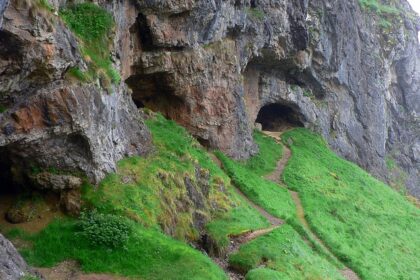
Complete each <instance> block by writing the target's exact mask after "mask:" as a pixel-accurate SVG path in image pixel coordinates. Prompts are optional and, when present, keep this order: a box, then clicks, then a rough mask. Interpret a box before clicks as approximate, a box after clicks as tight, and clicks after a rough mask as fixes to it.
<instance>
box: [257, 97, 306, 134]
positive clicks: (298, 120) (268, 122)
mask: <svg viewBox="0 0 420 280" xmlns="http://www.w3.org/2000/svg"><path fill="white" fill-rule="evenodd" d="M302 119H303V117H302V115H301V114H300V113H298V111H297V109H295V108H293V107H292V106H288V105H284V104H278V103H274V104H268V105H265V106H263V107H262V108H261V109H260V111H259V112H258V116H257V120H256V121H255V122H256V123H260V124H261V126H262V129H263V130H266V131H283V130H286V129H288V128H290V127H303V122H302Z"/></svg>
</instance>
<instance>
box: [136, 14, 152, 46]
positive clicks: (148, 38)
mask: <svg viewBox="0 0 420 280" xmlns="http://www.w3.org/2000/svg"><path fill="white" fill-rule="evenodd" d="M137 24H138V30H139V35H140V44H141V46H142V49H143V50H144V51H152V50H153V49H154V44H153V35H152V31H151V30H150V27H149V24H148V22H147V18H146V16H145V15H144V14H142V13H140V14H139V15H138V17H137Z"/></svg>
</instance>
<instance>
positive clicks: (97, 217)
mask: <svg viewBox="0 0 420 280" xmlns="http://www.w3.org/2000/svg"><path fill="white" fill-rule="evenodd" d="M79 226H80V235H82V236H84V237H86V238H87V239H88V240H89V242H90V243H91V245H93V246H104V247H107V248H118V247H121V246H124V244H125V243H126V242H127V240H128V238H129V236H130V232H131V226H130V224H129V222H128V221H127V220H126V218H123V217H119V216H115V215H112V214H102V213H98V212H96V211H92V212H88V213H87V212H84V213H82V214H81V218H80V222H79Z"/></svg>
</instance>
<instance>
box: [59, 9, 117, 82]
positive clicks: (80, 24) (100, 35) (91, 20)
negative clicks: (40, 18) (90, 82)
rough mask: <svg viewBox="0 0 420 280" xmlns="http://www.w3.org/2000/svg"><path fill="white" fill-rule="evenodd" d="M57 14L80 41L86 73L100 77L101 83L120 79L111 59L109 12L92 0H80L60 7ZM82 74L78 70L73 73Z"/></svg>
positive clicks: (89, 75) (112, 21)
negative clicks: (85, 63)
mask: <svg viewBox="0 0 420 280" xmlns="http://www.w3.org/2000/svg"><path fill="white" fill-rule="evenodd" d="M60 16H61V18H63V20H64V22H65V23H66V24H67V25H68V26H69V28H70V30H72V31H73V32H74V34H76V35H77V37H78V38H79V39H80V41H81V46H80V51H81V52H82V54H83V55H84V58H85V61H86V62H87V64H88V66H89V69H88V71H87V72H86V73H84V75H85V76H87V77H96V78H100V79H101V83H102V84H103V86H104V87H107V86H109V84H110V83H111V82H112V83H119V82H120V80H121V78H120V76H119V74H118V72H117V71H116V70H115V69H114V68H113V65H112V61H111V59H110V45H111V39H110V35H111V31H112V28H113V26H114V20H113V18H112V15H111V14H110V13H108V12H107V11H106V10H105V9H103V8H101V7H99V6H98V5H96V4H93V3H88V2H87V3H80V4H75V5H72V6H70V7H69V8H67V9H64V10H61V11H60ZM75 74H77V76H81V75H80V73H75Z"/></svg>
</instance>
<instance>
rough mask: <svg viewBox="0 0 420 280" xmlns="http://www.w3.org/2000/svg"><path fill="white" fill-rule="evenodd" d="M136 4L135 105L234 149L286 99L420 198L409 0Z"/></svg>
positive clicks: (346, 149) (357, 158)
mask: <svg viewBox="0 0 420 280" xmlns="http://www.w3.org/2000/svg"><path fill="white" fill-rule="evenodd" d="M137 2H138V6H139V7H140V11H141V13H140V15H139V17H138V20H137V22H138V29H139V33H140V36H139V39H140V51H139V52H137V58H136V59H135V60H134V62H135V64H134V73H133V74H132V75H131V76H130V77H129V78H128V80H127V83H128V85H129V86H130V87H131V88H132V90H133V98H134V100H135V101H136V104H139V105H140V106H143V105H144V106H146V107H150V108H152V109H154V110H158V111H161V112H162V113H164V114H165V115H166V116H168V117H170V118H172V119H175V120H176V121H178V122H179V123H181V124H183V125H184V126H186V127H187V128H188V129H189V131H190V132H192V133H193V134H194V135H195V136H196V137H197V138H198V139H199V140H200V142H201V143H202V144H204V145H208V146H210V147H214V148H218V149H221V150H223V151H225V152H227V153H229V154H230V155H232V156H234V157H236V158H243V157H247V156H249V155H250V154H253V153H255V151H256V147H255V146H254V144H253V142H252V139H251V132H252V129H253V128H254V122H255V121H256V119H257V116H258V113H259V111H260V110H261V108H263V107H264V106H266V105H270V104H280V105H282V106H285V107H288V108H289V109H290V111H291V112H292V113H293V115H294V116H297V118H298V122H297V123H301V124H303V125H304V126H306V127H308V128H311V129H313V130H315V131H317V132H320V133H321V134H322V135H323V136H324V137H325V138H326V139H327V140H328V142H329V143H330V145H331V146H332V147H333V148H334V149H335V150H336V151H337V152H338V153H339V154H341V155H342V156H344V157H345V158H347V159H349V160H352V161H354V162H356V163H358V164H359V165H361V166H362V167H364V168H366V169H367V170H369V171H370V172H371V173H373V174H374V175H376V176H377V177H379V178H382V179H384V180H389V181H394V182H396V183H399V184H402V185H404V184H405V185H407V186H408V187H409V190H410V191H411V193H412V194H415V195H420V193H419V192H420V189H419V182H420V177H419V170H420V168H419V167H420V166H419V165H420V163H419V160H418V158H419V155H418V153H419V151H418V150H419V149H418V147H419V145H420V144H419V142H420V140H419V135H420V134H419V129H420V122H419V108H418V104H420V92H419V81H418V80H419V78H418V77H420V76H419V75H418V71H419V69H420V64H419V45H418V40H417V30H418V29H419V27H420V26H419V21H418V18H417V17H416V16H414V14H413V12H412V11H411V9H410V7H409V5H408V3H407V2H406V1H401V2H400V3H399V4H398V6H397V7H396V8H394V9H396V12H392V14H386V13H384V14H378V13H380V12H378V11H376V12H375V11H373V10H370V9H369V8H368V7H361V6H360V5H359V2H358V1H357V0H352V1H333V0H330V1H310V2H309V1H304V0H302V1H274V2H273V1H264V0H259V1H245V0H243V1H242V0H238V1H137ZM382 3H383V4H384V5H387V3H386V2H382ZM391 10H392V9H391ZM294 118H296V117H294ZM387 163H388V164H387ZM394 163H395V164H394ZM390 169H395V170H394V171H397V172H392V170H390ZM390 171H391V172H390ZM392 174H394V175H395V174H396V176H394V175H392Z"/></svg>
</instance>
